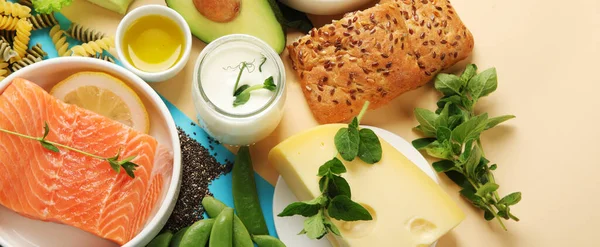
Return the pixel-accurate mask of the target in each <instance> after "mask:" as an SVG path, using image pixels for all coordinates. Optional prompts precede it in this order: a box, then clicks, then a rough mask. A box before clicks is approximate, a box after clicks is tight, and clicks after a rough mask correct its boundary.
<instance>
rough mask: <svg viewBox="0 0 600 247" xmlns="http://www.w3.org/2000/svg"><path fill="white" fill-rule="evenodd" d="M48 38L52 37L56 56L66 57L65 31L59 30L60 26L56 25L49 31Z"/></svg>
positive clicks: (67, 45) (67, 46) (67, 47)
mask: <svg viewBox="0 0 600 247" xmlns="http://www.w3.org/2000/svg"><path fill="white" fill-rule="evenodd" d="M50 37H52V43H54V47H56V51H57V52H58V56H60V57H62V56H64V55H66V54H67V50H68V49H69V43H67V36H66V35H65V31H63V30H61V29H60V25H56V26H54V27H53V28H52V29H50Z"/></svg>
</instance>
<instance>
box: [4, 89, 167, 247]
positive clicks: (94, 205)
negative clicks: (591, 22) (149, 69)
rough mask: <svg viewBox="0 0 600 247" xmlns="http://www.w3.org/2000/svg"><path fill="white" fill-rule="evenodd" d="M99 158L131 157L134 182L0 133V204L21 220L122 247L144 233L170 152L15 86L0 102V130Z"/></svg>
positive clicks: (75, 156) (98, 163)
mask: <svg viewBox="0 0 600 247" xmlns="http://www.w3.org/2000/svg"><path fill="white" fill-rule="evenodd" d="M44 122H47V123H48V125H49V127H50V132H49V134H48V136H47V138H46V139H47V140H48V141H53V142H56V143H60V144H64V145H67V146H70V147H73V148H76V149H79V150H82V151H85V152H88V153H92V154H96V155H99V156H102V157H112V156H114V155H116V154H117V153H118V152H119V150H121V156H120V157H123V158H124V157H129V156H133V155H135V156H136V158H135V159H134V160H133V162H134V163H136V164H138V165H139V167H137V169H136V170H135V178H131V177H129V176H128V175H127V174H126V173H125V171H124V170H123V169H121V172H120V173H116V172H115V171H114V170H113V169H112V168H111V166H110V165H109V164H108V162H106V161H102V160H99V159H96V158H91V157H89V156H85V155H82V154H79V153H77V152H73V151H69V150H66V149H60V152H58V153H55V152H52V151H49V150H47V149H45V148H43V147H42V146H41V145H40V143H39V142H38V141H35V140H29V139H25V138H21V137H17V136H14V135H10V134H6V133H3V132H0V204H1V205H3V206H5V207H7V208H9V209H11V210H13V211H15V212H17V213H19V214H21V215H24V216H26V217H29V218H32V219H37V220H43V221H52V222H57V223H62V224H66V225H70V226H74V227H77V228H79V229H82V230H84V231H87V232H90V233H93V234H95V235H97V236H99V237H102V238H105V239H108V240H111V241H113V242H115V243H117V244H119V245H123V244H125V243H127V242H128V241H129V240H131V239H132V238H133V237H135V236H136V235H137V233H138V232H140V231H141V229H142V228H143V227H144V225H145V224H146V223H147V221H148V220H149V218H150V217H151V216H152V215H153V213H154V211H155V210H156V209H157V208H158V206H157V205H159V204H160V202H161V201H162V197H161V196H162V194H163V193H162V191H163V190H164V189H166V188H165V187H166V185H167V184H168V183H169V180H170V176H171V175H170V174H171V170H172V167H173V158H172V153H171V152H170V151H169V150H168V149H167V148H165V147H163V146H161V145H159V144H158V143H157V141H156V139H154V138H153V137H151V136H149V135H146V134H143V133H139V132H137V131H135V130H133V129H131V128H129V127H127V126H125V125H123V124H121V123H119V122H116V121H113V120H111V119H108V118H106V117H104V116H101V115H99V114H96V113H94V112H91V111H88V110H86V109H83V108H80V107H77V106H75V105H69V104H66V103H64V102H62V101H60V100H58V99H56V98H54V97H52V96H51V95H49V94H48V93H47V92H46V91H45V90H43V89H42V88H41V87H39V86H37V85H36V84H34V83H32V82H29V81H27V80H24V79H15V80H14V81H12V83H11V84H10V85H9V86H8V87H7V88H6V90H4V92H3V93H1V95H0V128H3V129H6V130H10V131H14V132H18V133H21V134H25V135H29V136H34V137H41V136H42V135H43V133H44V130H43V129H44Z"/></svg>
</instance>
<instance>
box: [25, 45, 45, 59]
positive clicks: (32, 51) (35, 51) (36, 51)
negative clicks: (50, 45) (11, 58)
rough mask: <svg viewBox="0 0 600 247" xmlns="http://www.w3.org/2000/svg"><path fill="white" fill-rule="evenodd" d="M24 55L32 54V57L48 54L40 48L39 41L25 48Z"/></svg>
mask: <svg viewBox="0 0 600 247" xmlns="http://www.w3.org/2000/svg"><path fill="white" fill-rule="evenodd" d="M26 55H32V56H34V57H41V58H44V57H45V56H46V55H48V53H46V52H45V51H44V50H43V49H42V45H41V44H40V43H37V44H35V45H34V46H32V47H31V49H29V50H27V53H26Z"/></svg>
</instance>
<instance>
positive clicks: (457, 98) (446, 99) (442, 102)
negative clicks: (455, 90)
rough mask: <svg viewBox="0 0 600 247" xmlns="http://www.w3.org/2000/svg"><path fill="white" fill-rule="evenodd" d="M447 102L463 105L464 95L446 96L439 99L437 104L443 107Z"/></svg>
mask: <svg viewBox="0 0 600 247" xmlns="http://www.w3.org/2000/svg"><path fill="white" fill-rule="evenodd" d="M446 103H452V104H455V105H457V106H461V105H462V97H460V96H458V95H450V96H444V97H443V98H441V99H440V100H438V102H437V106H438V107H439V108H443V107H444V106H445V105H446Z"/></svg>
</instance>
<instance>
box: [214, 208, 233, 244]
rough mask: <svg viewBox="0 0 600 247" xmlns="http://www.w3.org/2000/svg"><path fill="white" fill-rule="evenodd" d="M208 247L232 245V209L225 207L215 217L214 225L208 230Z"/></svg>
mask: <svg viewBox="0 0 600 247" xmlns="http://www.w3.org/2000/svg"><path fill="white" fill-rule="evenodd" d="M208 246H209V247H232V246H233V209H232V208H225V209H223V211H221V213H220V214H219V215H218V216H217V218H215V225H214V226H213V228H212V230H211V231H210V239H209V241H208Z"/></svg>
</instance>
